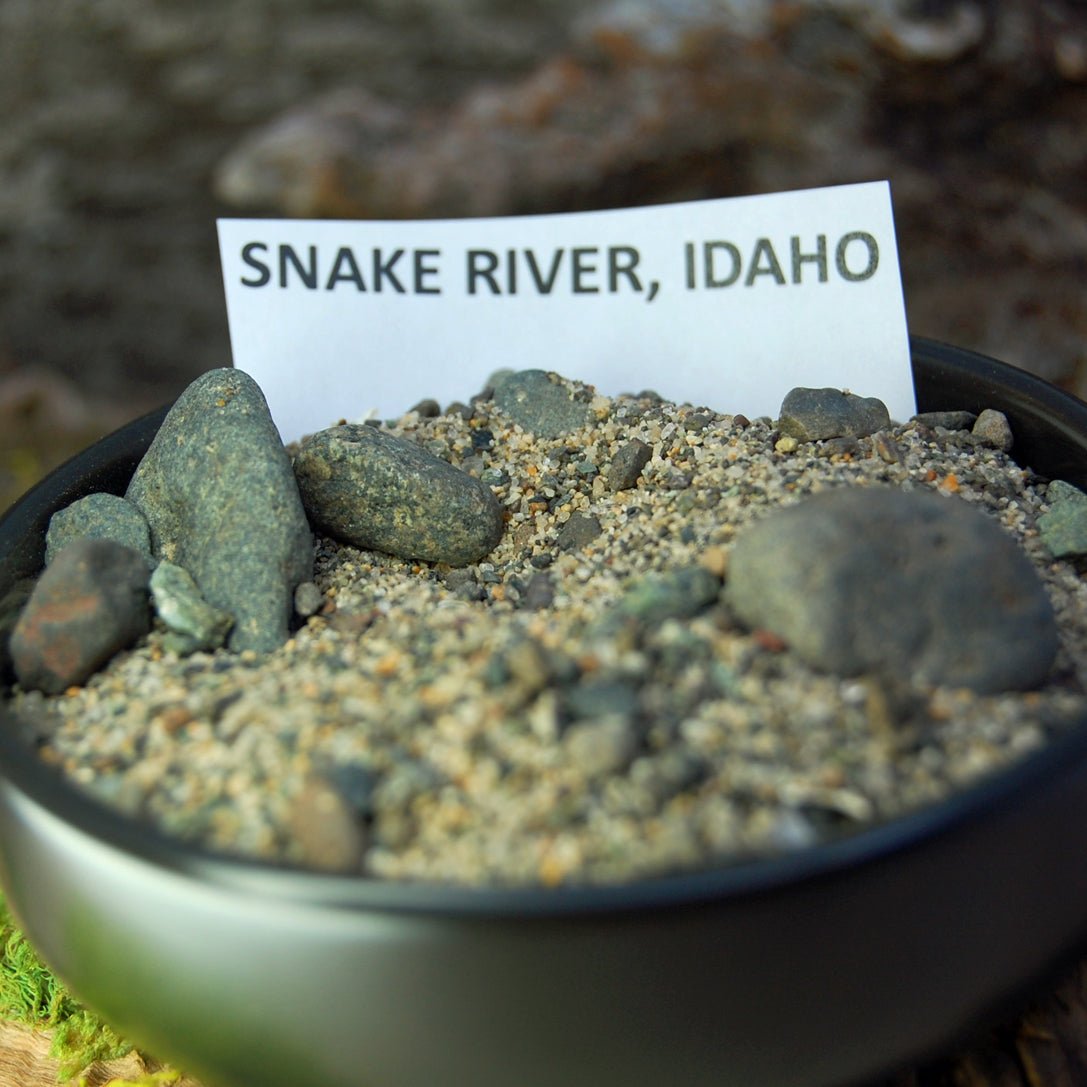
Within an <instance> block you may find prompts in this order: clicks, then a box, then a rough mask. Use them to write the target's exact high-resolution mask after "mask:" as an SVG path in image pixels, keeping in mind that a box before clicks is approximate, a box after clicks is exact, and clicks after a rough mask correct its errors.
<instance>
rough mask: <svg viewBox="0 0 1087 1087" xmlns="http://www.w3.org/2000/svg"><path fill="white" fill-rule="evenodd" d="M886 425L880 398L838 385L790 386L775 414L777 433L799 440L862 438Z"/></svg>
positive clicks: (884, 409) (886, 415) (888, 419)
mask: <svg viewBox="0 0 1087 1087" xmlns="http://www.w3.org/2000/svg"><path fill="white" fill-rule="evenodd" d="M890 425H891V418H890V416H889V415H888V413H887V405H886V404H884V403H883V401H882V400H877V399H876V398H875V397H874V396H869V397H864V396H854V395H853V393H849V392H843V391H842V390H841V389H802V388H798V389H792V390H790V391H789V392H788V393H786V395H785V399H784V400H783V401H782V404H781V411H780V413H779V418H778V428H779V429H780V430H781V433H782V434H785V435H787V436H789V437H791V438H796V439H797V441H801V442H815V441H819V440H820V439H822V438H864V437H866V436H867V435H869V434H874V433H875V432H876V431H877V430H883V429H885V428H886V427H888V426H890Z"/></svg>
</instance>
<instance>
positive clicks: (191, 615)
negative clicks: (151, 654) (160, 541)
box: [151, 562, 234, 656]
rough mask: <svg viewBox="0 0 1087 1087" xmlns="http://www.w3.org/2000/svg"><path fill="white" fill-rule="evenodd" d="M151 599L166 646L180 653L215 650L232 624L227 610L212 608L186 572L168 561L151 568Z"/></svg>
mask: <svg viewBox="0 0 1087 1087" xmlns="http://www.w3.org/2000/svg"><path fill="white" fill-rule="evenodd" d="M151 600H152V602H153V603H154V605H155V612H156V614H157V615H158V617H159V618H160V619H161V620H162V622H163V624H164V625H165V626H166V628H167V630H168V631H169V634H168V635H167V640H166V647H167V648H168V649H172V650H174V652H176V653H178V654H179V655H180V656H187V655H188V654H190V653H195V652H197V651H198V650H205V651H210V650H212V649H218V648H219V647H220V646H221V645H222V644H223V643H224V642H225V641H226V636H227V634H229V633H230V628H231V627H232V626H233V625H234V617H233V616H232V615H231V614H230V612H228V611H223V610H222V609H220V608H213V607H212V606H211V605H210V604H209V603H208V602H207V601H206V600H205V599H204V598H203V597H202V596H201V595H200V590H199V588H198V587H197V585H196V582H195V581H194V580H193V579H192V577H191V576H190V575H189V572H188V571H187V570H184V569H182V568H181V567H180V566H175V565H174V564H173V563H172V562H160V563H159V564H158V566H156V567H155V570H154V573H152V575H151Z"/></svg>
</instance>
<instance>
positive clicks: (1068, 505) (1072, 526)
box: [1038, 480, 1087, 559]
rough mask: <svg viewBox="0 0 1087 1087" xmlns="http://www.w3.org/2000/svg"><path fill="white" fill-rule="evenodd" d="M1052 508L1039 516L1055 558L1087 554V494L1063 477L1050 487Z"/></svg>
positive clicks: (1048, 494) (1041, 533)
mask: <svg viewBox="0 0 1087 1087" xmlns="http://www.w3.org/2000/svg"><path fill="white" fill-rule="evenodd" d="M1046 498H1047V499H1048V500H1049V512H1048V513H1043V514H1042V515H1041V517H1039V518H1038V535H1039V536H1040V537H1041V540H1042V543H1044V544H1045V545H1046V547H1048V548H1049V550H1050V552H1051V553H1052V554H1053V557H1054V558H1058V559H1064V558H1072V557H1075V556H1078V555H1087V494H1084V493H1083V491H1081V490H1080V489H1079V488H1078V487H1073V486H1072V484H1071V483H1065V482H1063V481H1062V480H1054V481H1053V482H1052V483H1050V485H1049V487H1048V488H1047V489H1046Z"/></svg>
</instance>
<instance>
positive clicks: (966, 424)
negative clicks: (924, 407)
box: [914, 411, 978, 430]
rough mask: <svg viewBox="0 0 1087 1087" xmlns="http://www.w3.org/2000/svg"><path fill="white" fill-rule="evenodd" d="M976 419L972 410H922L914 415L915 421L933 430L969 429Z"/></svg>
mask: <svg viewBox="0 0 1087 1087" xmlns="http://www.w3.org/2000/svg"><path fill="white" fill-rule="evenodd" d="M977 419H978V417H977V416H976V415H975V414H974V413H973V412H972V411H923V412H920V413H919V414H917V415H915V416H914V420H915V421H916V422H918V423H921V424H922V425H924V426H929V427H932V428H933V429H934V430H935V429H936V428H937V427H939V428H940V429H941V430H970V429H971V428H972V427H973V425H974V423H976V422H977Z"/></svg>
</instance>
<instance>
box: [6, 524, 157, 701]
mask: <svg viewBox="0 0 1087 1087" xmlns="http://www.w3.org/2000/svg"><path fill="white" fill-rule="evenodd" d="M147 581H148V566H147V560H146V559H145V558H144V557H143V555H141V554H140V553H139V552H138V551H134V550H132V548H130V547H125V546H124V545H123V544H119V543H117V542H116V541H115V540H102V539H83V540H75V541H73V542H72V543H71V544H69V545H68V546H67V547H66V548H64V550H63V551H60V552H59V553H58V554H57V556H56V558H55V559H54V560H53V562H52V563H51V564H50V565H49V566H47V567H46V569H45V570H44V572H43V573H42V575H41V577H40V578H39V579H38V583H37V585H36V586H35V587H34V590H33V592H32V593H31V594H30V599H29V600H28V601H27V603H26V606H25V607H24V608H23V611H22V613H21V614H20V616H19V619H18V621H17V622H16V624H15V629H14V630H13V631H12V635H11V659H12V664H13V666H14V669H15V674H16V676H17V677H18V679H19V682H20V683H21V684H22V685H23V686H24V687H27V688H32V689H35V690H40V691H44V692H45V693H46V694H60V693H61V692H63V691H64V690H65V689H66V688H68V687H71V686H74V685H76V684H80V683H83V682H84V681H85V680H86V679H87V678H88V677H90V676H91V675H92V674H93V673H94V672H96V671H97V670H98V669H99V668H100V667H101V666H102V665H103V664H105V663H106V662H107V661H108V660H109V659H110V658H111V657H112V656H113V655H114V654H115V653H117V652H119V651H120V650H122V649H125V648H127V647H128V646H130V645H131V644H132V643H133V642H135V641H136V640H137V639H138V638H140V637H141V636H142V635H144V634H146V633H147V632H148V631H149V630H150V629H151V608H150V605H149V603H148V593H147Z"/></svg>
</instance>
